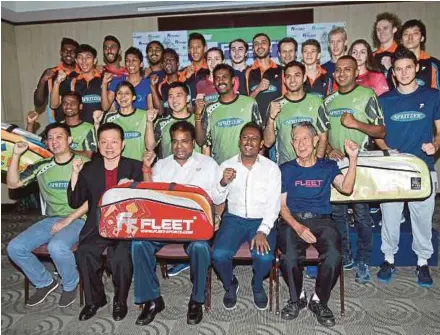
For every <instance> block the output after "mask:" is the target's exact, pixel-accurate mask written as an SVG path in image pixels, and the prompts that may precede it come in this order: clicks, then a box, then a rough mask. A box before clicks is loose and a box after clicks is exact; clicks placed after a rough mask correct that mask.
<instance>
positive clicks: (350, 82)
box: [333, 59, 359, 89]
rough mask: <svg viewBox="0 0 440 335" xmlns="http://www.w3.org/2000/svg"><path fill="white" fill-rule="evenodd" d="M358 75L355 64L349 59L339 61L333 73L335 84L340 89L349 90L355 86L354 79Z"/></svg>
mask: <svg viewBox="0 0 440 335" xmlns="http://www.w3.org/2000/svg"><path fill="white" fill-rule="evenodd" d="M358 75H359V71H358V70H357V63H355V62H354V61H353V60H351V59H339V60H338V61H337V63H336V69H335V72H334V73H333V77H334V78H335V80H336V82H337V84H338V85H339V87H340V88H342V89H345V88H347V89H350V88H351V87H354V86H355V85H356V77H357V76H358Z"/></svg>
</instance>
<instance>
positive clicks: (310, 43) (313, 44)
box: [301, 38, 321, 53]
mask: <svg viewBox="0 0 440 335" xmlns="http://www.w3.org/2000/svg"><path fill="white" fill-rule="evenodd" d="M307 45H312V46H314V47H316V49H318V52H319V53H321V44H319V42H318V40H315V39H314V38H310V39H308V40H306V41H304V42H302V44H301V51H302V50H304V47H305V46H307Z"/></svg>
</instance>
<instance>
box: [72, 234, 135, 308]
mask: <svg viewBox="0 0 440 335" xmlns="http://www.w3.org/2000/svg"><path fill="white" fill-rule="evenodd" d="M130 245H131V241H119V240H110V239H104V238H102V237H101V236H99V235H97V234H92V235H89V236H87V237H86V238H85V239H84V240H82V241H81V242H80V244H79V246H78V251H77V252H76V263H77V264H78V268H79V271H80V274H81V278H82V281H83V286H84V295H85V300H86V305H91V304H99V303H104V302H106V301H107V300H106V297H105V291H104V284H103V283H102V274H103V270H104V269H103V264H102V262H101V254H102V252H103V251H104V249H105V248H107V264H108V267H109V268H110V271H111V273H112V280H113V285H114V287H115V296H114V297H115V299H116V300H117V301H119V302H123V303H126V302H127V297H128V291H129V290H130V285H131V281H132V277H133V265H132V262H131V256H130Z"/></svg>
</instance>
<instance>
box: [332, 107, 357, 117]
mask: <svg viewBox="0 0 440 335" xmlns="http://www.w3.org/2000/svg"><path fill="white" fill-rule="evenodd" d="M344 113H349V114H355V111H354V110H352V109H350V108H337V109H332V110H331V111H330V112H329V113H328V114H329V115H330V116H331V117H341V116H342V115H343V114H344Z"/></svg>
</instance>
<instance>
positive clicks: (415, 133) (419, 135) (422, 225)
mask: <svg viewBox="0 0 440 335" xmlns="http://www.w3.org/2000/svg"><path fill="white" fill-rule="evenodd" d="M418 70H419V64H418V61H417V58H416V55H415V54H414V53H413V52H412V51H410V50H409V49H406V48H405V47H403V46H402V47H399V48H398V49H397V50H396V52H395V53H394V58H393V65H392V71H393V75H394V76H395V78H396V80H397V83H398V85H397V88H395V89H394V90H392V91H390V92H388V93H386V94H383V95H382V96H381V97H380V98H379V102H380V104H381V105H382V109H383V114H384V118H385V123H386V125H387V134H386V136H385V139H384V140H376V143H377V145H378V146H379V147H380V148H381V149H382V150H386V149H391V148H392V149H397V150H398V151H399V152H402V153H409V154H413V155H415V156H417V157H419V158H420V159H422V160H423V161H424V162H425V163H426V164H427V165H428V168H429V170H430V171H431V179H432V185H433V189H432V193H431V195H430V196H429V198H427V199H426V200H424V201H409V202H408V208H409V211H410V216H411V227H412V234H413V244H412V249H413V250H414V252H415V254H416V255H417V268H416V273H417V277H418V283H419V285H420V286H422V287H429V286H431V285H432V283H433V281H432V278H431V275H430V273H429V267H428V259H429V258H431V255H432V253H433V246H432V242H431V238H432V216H433V214H434V207H435V195H436V189H437V174H436V172H435V170H434V155H435V153H436V152H437V151H438V149H439V148H440V92H439V91H438V90H436V89H433V88H430V87H428V86H419V84H418V83H417V78H416V75H417V72H418ZM403 206H404V203H403V202H388V203H384V204H381V205H380V207H381V210H382V246H381V250H382V252H383V253H384V255H385V261H384V263H383V264H382V265H381V267H380V270H379V272H378V273H377V277H378V279H379V281H382V282H389V281H390V280H391V278H392V275H393V274H394V272H395V267H394V255H395V254H396V253H397V250H398V245H399V238H400V216H401V213H402V211H403Z"/></svg>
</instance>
